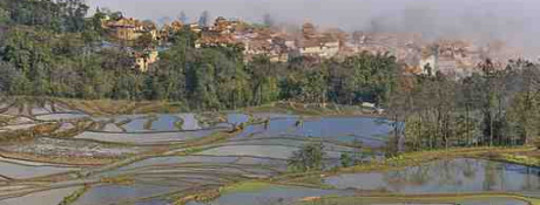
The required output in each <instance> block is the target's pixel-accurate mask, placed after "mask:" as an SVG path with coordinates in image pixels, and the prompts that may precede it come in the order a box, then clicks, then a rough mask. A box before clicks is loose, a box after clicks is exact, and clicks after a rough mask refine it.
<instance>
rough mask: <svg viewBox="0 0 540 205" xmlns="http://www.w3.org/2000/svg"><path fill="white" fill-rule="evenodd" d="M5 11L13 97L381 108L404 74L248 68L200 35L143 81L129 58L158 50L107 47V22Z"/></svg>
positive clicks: (382, 69)
mask: <svg viewBox="0 0 540 205" xmlns="http://www.w3.org/2000/svg"><path fill="white" fill-rule="evenodd" d="M0 2H1V3H0V22H1V23H0V24H1V25H0V27H1V28H2V30H4V31H5V32H2V33H3V34H4V35H2V36H1V37H0V38H1V41H0V59H1V60H2V61H0V90H1V91H2V92H4V93H6V94H9V95H28V96H54V97H67V98H82V99H101V98H111V99H129V100H166V101H175V102H181V103H183V104H184V105H186V106H187V107H189V108H191V109H230V108H236V107H242V106H251V105H261V104H265V103H269V102H273V101H277V100H295V101H301V102H315V103H326V102H336V103H347V104H354V103H359V102H363V101H370V102H377V103H384V102H385V100H386V99H387V98H388V94H389V92H390V90H391V89H392V85H393V82H394V79H393V78H394V76H395V75H394V73H396V71H397V67H398V66H397V64H396V62H395V59H394V58H393V57H390V56H386V55H370V54H359V55H357V56H353V57H349V58H346V59H344V60H341V61H336V60H328V61H325V62H322V63H312V61H310V60H309V59H304V58H297V59H293V60H291V61H290V62H288V63H272V62H270V61H269V59H268V58H267V57H265V56H260V57H258V58H256V59H255V60H254V61H252V62H249V63H245V62H244V61H243V59H244V58H243V54H242V49H241V48H237V47H233V46H231V47H218V48H195V47H194V44H195V40H196V38H197V36H196V34H194V33H191V32H190V31H189V30H183V31H180V32H177V33H173V34H172V35H173V36H172V37H171V38H169V39H168V41H169V42H165V43H164V45H167V46H163V49H162V50H163V51H162V52H160V61H158V63H155V64H153V65H152V68H151V71H150V72H147V73H141V72H138V71H137V70H136V69H133V58H132V57H131V56H130V55H131V52H132V50H133V49H142V48H144V47H146V46H147V45H148V44H151V43H152V42H147V41H144V40H141V41H136V42H134V43H135V45H132V44H133V42H131V44H129V45H128V44H124V43H123V42H115V41H113V40H111V39H109V38H107V35H106V34H105V32H103V29H102V28H101V23H100V18H101V17H102V16H103V14H104V13H103V12H98V13H96V14H95V16H93V17H90V18H87V17H86V15H87V10H88V6H86V5H84V4H83V3H82V1H81V0H56V1H53V0H0ZM109 14H110V15H117V16H118V15H119V16H121V14H118V13H112V12H109ZM111 44H112V45H113V46H111ZM127 46H129V48H128V47H127Z"/></svg>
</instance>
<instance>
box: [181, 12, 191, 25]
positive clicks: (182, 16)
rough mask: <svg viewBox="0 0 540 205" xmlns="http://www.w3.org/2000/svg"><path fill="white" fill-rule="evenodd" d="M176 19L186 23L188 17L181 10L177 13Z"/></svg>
mask: <svg viewBox="0 0 540 205" xmlns="http://www.w3.org/2000/svg"><path fill="white" fill-rule="evenodd" d="M178 20H180V21H181V22H182V23H184V24H187V23H188V21H189V18H188V17H187V15H186V13H184V11H181V12H180V14H179V15H178Z"/></svg>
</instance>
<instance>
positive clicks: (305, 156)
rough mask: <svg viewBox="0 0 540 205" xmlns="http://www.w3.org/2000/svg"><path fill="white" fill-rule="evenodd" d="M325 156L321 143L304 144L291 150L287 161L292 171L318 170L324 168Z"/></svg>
mask: <svg viewBox="0 0 540 205" xmlns="http://www.w3.org/2000/svg"><path fill="white" fill-rule="evenodd" d="M325 156H326V154H325V152H324V144H323V143H311V144H305V145H303V146H302V148H300V150H298V151H294V152H293V154H292V156H291V157H290V158H289V159H288V160H287V163H288V165H289V168H290V169H291V170H293V171H299V172H308V171H320V170H322V169H323V168H324V164H323V159H324V157H325Z"/></svg>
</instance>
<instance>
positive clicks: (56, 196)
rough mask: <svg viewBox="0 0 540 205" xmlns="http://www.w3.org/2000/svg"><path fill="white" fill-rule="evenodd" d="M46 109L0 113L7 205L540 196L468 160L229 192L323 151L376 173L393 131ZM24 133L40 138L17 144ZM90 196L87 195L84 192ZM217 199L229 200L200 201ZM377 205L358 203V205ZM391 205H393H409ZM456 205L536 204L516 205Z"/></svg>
mask: <svg viewBox="0 0 540 205" xmlns="http://www.w3.org/2000/svg"><path fill="white" fill-rule="evenodd" d="M39 104H40V105H39V106H38V105H36V104H32V103H27V104H25V103H20V102H18V103H4V104H2V106H0V107H1V109H0V111H1V112H0V115H1V116H0V136H1V137H2V139H7V140H5V141H3V142H1V143H0V205H3V204H61V203H63V204H76V205H93V204H102V205H105V204H151V205H154V204H156V205H159V204H173V203H175V202H179V201H181V200H184V199H187V200H185V201H182V203H185V204H189V205H202V204H212V205H238V204H265V205H266V204H302V203H303V202H302V201H303V200H305V199H306V198H313V197H326V196H339V197H340V198H342V199H346V198H347V197H358V196H359V195H362V194H366V193H383V194H388V193H394V194H449V193H490V192H509V193H518V194H521V195H523V196H531V197H537V196H540V191H539V190H540V169H539V168H534V167H525V166H520V165H514V164H507V163H500V162H493V161H488V160H483V159H465V158H462V159H454V160H440V161H434V162H430V163H426V164H422V165H414V166H410V167H407V168H404V169H400V170H392V171H374V172H369V173H344V174H335V175H330V176H323V175H321V176H320V177H319V178H317V179H315V180H316V182H317V183H311V184H309V186H308V185H306V184H302V183H299V184H298V183H297V184H295V183H284V182H280V181H275V183H264V184H259V185H256V186H253V187H248V188H238V189H226V190H225V189H223V187H227V186H230V185H233V184H243V183H248V184H249V183H250V182H253V181H260V180H266V181H268V180H269V179H274V178H277V177H280V176H284V175H286V174H290V170H289V167H288V159H289V157H290V156H291V155H292V154H293V152H295V151H297V150H299V149H300V148H301V147H302V146H303V145H305V144H307V143H322V144H323V145H324V151H325V153H326V154H325V155H324V157H323V159H322V163H323V167H324V170H326V171H330V170H333V169H335V168H336V167H339V166H341V163H340V157H341V155H342V153H355V152H361V153H362V154H365V155H367V156H366V159H367V160H368V161H369V160H373V161H377V160H382V159H384V151H383V149H381V148H383V147H384V146H385V145H386V144H387V141H388V136H389V135H390V130H391V127H390V126H389V124H388V122H387V121H385V120H384V119H379V118H369V117H362V116H328V117H307V116H300V115H293V114H282V113H242V112H233V113H217V114H206V113H167V114H160V113H152V114H131V115H130V114H122V115H111V116H93V115H92V114H91V113H85V112H84V111H81V110H78V109H75V108H73V107H71V106H69V105H68V104H67V103H56V102H52V101H51V102H41V103H39ZM43 125H47V126H43ZM23 131H27V132H28V133H31V134H28V136H21V135H18V134H14V133H20V132H23ZM82 187H86V188H85V189H84V190H85V191H84V192H80V191H79V190H81V188H82ZM212 190H213V191H214V192H218V191H219V194H209V195H211V196H212V197H208V198H197V197H191V198H190V196H191V195H194V194H200V193H205V192H209V193H213V192H212ZM79 192H80V193H79ZM329 200H331V199H329ZM362 200H365V201H362ZM377 200H379V199H369V198H365V199H361V200H358V199H355V203H352V204H373V203H375V202H376V201H377ZM385 200H386V201H385ZM392 200H394V199H384V200H383V202H388V204H405V203H404V201H402V200H401V201H400V200H394V201H392ZM454 201H455V202H456V203H459V204H486V203H489V204H527V203H526V202H524V201H522V200H520V199H514V198H508V197H499V198H496V197H492V198H470V199H463V200H457V199H456V200H454ZM410 202H411V203H413V202H415V201H414V200H413V201H410ZM435 202H438V201H435ZM445 202H447V201H445ZM348 203H349V202H347V201H336V203H329V204H348ZM439 204H441V203H439ZM443 204H447V203H443Z"/></svg>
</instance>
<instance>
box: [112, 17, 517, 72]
mask: <svg viewBox="0 0 540 205" xmlns="http://www.w3.org/2000/svg"><path fill="white" fill-rule="evenodd" d="M102 27H103V29H105V30H106V31H107V33H108V34H109V36H110V37H111V38H112V39H114V40H116V41H117V42H123V43H125V42H135V41H137V40H138V39H140V38H151V39H152V41H155V42H158V43H157V46H149V47H147V48H143V49H142V50H141V51H133V52H132V56H133V59H134V68H137V69H139V70H140V71H141V72H147V71H148V70H149V69H150V68H151V64H153V63H155V62H157V61H158V60H159V57H158V56H159V54H158V51H159V50H165V49H167V47H168V46H169V45H168V43H167V42H168V39H169V38H171V37H172V35H174V33H176V32H179V31H182V30H189V31H191V32H193V33H194V34H196V36H197V40H196V42H195V47H196V48H204V47H232V46H236V47H239V48H241V49H242V50H243V54H244V59H243V60H244V62H249V61H251V60H252V59H253V58H254V57H255V56H258V55H264V56H267V57H268V58H269V59H270V61H271V62H276V63H278V62H288V61H289V60H291V59H294V58H304V59H308V60H310V61H314V62H321V60H325V59H336V60H339V59H344V58H345V57H347V56H352V55H356V54H359V53H362V52H368V53H372V54H384V53H388V54H390V55H393V56H395V57H396V58H397V60H398V61H399V62H400V63H403V64H404V65H405V67H406V68H407V69H406V71H407V72H409V73H413V74H428V75H435V74H436V73H442V74H445V75H453V76H456V77H464V76H468V75H470V74H472V73H473V72H476V69H477V67H478V66H477V65H478V64H479V63H480V62H482V61H483V60H485V59H486V58H490V59H492V61H493V62H494V64H495V65H496V67H497V68H500V69H503V68H504V67H505V66H506V63H507V62H506V59H511V58H519V57H520V56H519V52H517V51H515V50H513V49H510V48H506V47H505V45H504V43H501V42H497V41H494V42H492V43H488V44H484V45H475V44H474V43H472V42H470V41H467V40H462V39H438V40H435V41H431V42H428V41H425V40H424V39H423V38H422V35H421V34H417V33H382V32H362V31H356V32H352V33H347V32H345V31H343V30H340V29H336V28H328V29H320V28H318V27H317V26H316V25H314V24H312V23H310V22H306V23H304V24H303V25H302V26H300V27H299V28H298V29H297V30H295V31H290V29H284V28H282V27H279V26H261V25H256V24H250V23H248V22H244V21H240V20H228V19H226V18H224V17H218V18H216V19H215V20H214V21H213V23H211V24H209V25H204V24H201V23H184V22H181V21H180V20H175V21H173V22H171V23H166V24H164V25H162V26H161V27H159V28H158V26H156V24H155V23H154V22H152V21H140V20H137V19H134V18H127V17H123V16H119V17H116V18H112V17H110V16H105V17H104V18H103V19H102ZM128 45H129V44H128ZM503 47H505V48H503Z"/></svg>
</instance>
